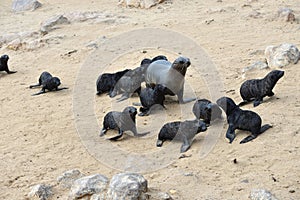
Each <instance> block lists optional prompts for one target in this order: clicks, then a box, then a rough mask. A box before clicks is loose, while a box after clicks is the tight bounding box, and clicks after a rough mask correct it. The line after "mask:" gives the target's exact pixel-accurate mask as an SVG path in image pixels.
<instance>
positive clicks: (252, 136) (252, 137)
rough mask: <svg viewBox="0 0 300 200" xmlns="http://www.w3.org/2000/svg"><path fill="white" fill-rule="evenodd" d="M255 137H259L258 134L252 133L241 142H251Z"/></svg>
mask: <svg viewBox="0 0 300 200" xmlns="http://www.w3.org/2000/svg"><path fill="white" fill-rule="evenodd" d="M255 138H257V135H253V134H251V135H249V136H247V137H245V138H244V139H243V140H242V141H241V142H240V144H244V143H247V142H250V141H251V140H254V139H255Z"/></svg>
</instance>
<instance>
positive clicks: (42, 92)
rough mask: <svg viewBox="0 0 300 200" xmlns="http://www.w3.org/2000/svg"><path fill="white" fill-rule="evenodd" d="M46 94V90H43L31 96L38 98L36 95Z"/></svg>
mask: <svg viewBox="0 0 300 200" xmlns="http://www.w3.org/2000/svg"><path fill="white" fill-rule="evenodd" d="M44 93H46V91H45V89H42V90H41V91H39V92H38V93H35V94H32V95H31V96H36V95H40V94H44Z"/></svg>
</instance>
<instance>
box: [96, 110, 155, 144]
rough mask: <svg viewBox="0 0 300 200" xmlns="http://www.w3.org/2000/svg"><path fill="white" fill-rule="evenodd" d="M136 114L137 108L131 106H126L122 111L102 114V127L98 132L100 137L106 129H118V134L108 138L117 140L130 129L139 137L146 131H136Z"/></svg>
mask: <svg viewBox="0 0 300 200" xmlns="http://www.w3.org/2000/svg"><path fill="white" fill-rule="evenodd" d="M136 114H137V109H136V108H135V107H133V106H128V107H126V108H125V109H124V110H123V111H122V112H117V111H111V112H109V113H107V114H106V115H105V116H104V119H103V128H102V130H101V132H100V137H102V136H103V135H105V133H106V132H107V130H108V129H114V130H118V131H119V134H118V135H117V136H114V137H112V138H109V140H117V139H119V138H121V137H122V136H123V132H124V131H131V132H132V133H133V135H134V136H136V137H141V136H144V135H146V134H148V133H149V132H146V133H138V132H137V129H136V120H135V118H136Z"/></svg>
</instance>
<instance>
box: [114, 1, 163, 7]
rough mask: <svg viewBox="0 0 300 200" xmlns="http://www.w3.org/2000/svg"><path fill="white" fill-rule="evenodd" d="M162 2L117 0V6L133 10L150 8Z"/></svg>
mask: <svg viewBox="0 0 300 200" xmlns="http://www.w3.org/2000/svg"><path fill="white" fill-rule="evenodd" d="M163 1H164V0H119V3H118V4H119V5H122V6H126V7H135V8H151V7H153V6H155V5H157V4H159V3H162V2H163Z"/></svg>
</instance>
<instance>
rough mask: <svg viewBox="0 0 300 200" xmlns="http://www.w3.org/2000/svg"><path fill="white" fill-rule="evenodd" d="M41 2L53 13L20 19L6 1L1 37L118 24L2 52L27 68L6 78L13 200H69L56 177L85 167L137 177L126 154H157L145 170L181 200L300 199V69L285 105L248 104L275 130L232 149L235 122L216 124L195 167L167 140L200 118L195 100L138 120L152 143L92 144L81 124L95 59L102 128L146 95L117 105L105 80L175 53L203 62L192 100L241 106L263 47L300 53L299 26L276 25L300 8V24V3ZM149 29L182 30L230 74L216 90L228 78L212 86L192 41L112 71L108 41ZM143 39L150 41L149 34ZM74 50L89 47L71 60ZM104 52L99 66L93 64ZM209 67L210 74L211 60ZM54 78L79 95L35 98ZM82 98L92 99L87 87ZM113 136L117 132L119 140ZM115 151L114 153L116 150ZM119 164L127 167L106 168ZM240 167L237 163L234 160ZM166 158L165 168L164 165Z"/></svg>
mask: <svg viewBox="0 0 300 200" xmlns="http://www.w3.org/2000/svg"><path fill="white" fill-rule="evenodd" d="M41 3H43V7H41V8H39V9H37V10H36V11H34V12H24V13H19V14H15V13H13V12H12V11H11V1H8V0H2V1H1V3H0V13H1V14H0V16H1V31H0V35H4V34H7V33H15V32H22V31H37V30H39V28H40V23H41V22H42V21H44V20H46V19H48V18H50V17H51V16H54V15H56V14H62V13H69V12H74V11H82V12H85V11H100V12H106V13H109V14H111V15H114V16H116V20H115V21H112V22H98V23H95V21H93V20H89V21H85V22H78V23H75V22H74V23H71V24H69V25H60V26H58V28H57V29H55V30H53V31H51V32H50V33H49V34H48V35H46V36H48V37H56V36H63V37H62V39H57V40H52V42H49V44H47V45H46V46H44V47H41V48H37V49H35V50H31V51H29V50H18V51H13V50H8V49H6V48H4V47H3V48H1V49H0V54H1V55H2V54H8V55H9V56H10V60H9V66H10V69H11V70H17V71H18V72H17V73H16V74H12V75H6V74H5V73H3V72H1V74H0V93H1V97H0V101H1V104H0V106H1V115H0V119H1V124H0V130H1V142H0V149H1V154H0V156H1V163H0V168H1V171H0V176H1V181H0V187H1V192H0V198H1V199H25V198H26V194H27V193H28V192H29V191H30V187H31V186H33V185H35V184H38V183H45V184H50V185H55V187H54V188H55V191H56V192H55V195H54V196H53V199H57V198H59V199H66V198H67V195H68V191H60V190H59V187H58V186H57V183H56V178H57V177H58V176H59V175H61V174H62V173H63V172H64V171H66V170H69V169H75V168H76V169H79V170H80V171H82V172H83V173H85V174H87V175H88V174H95V173H101V174H103V175H105V176H107V177H109V178H111V177H112V176H113V175H114V174H116V173H119V172H121V171H123V170H126V169H129V170H130V169H134V168H132V163H131V161H130V160H129V161H128V166H127V167H128V168H126V166H119V165H118V160H119V161H120V162H121V161H122V162H123V161H124V158H122V157H114V156H116V155H118V153H116V152H115V151H114V149H115V150H116V151H118V152H123V153H124V152H125V154H134V153H135V154H137V158H139V155H141V154H147V155H148V156H150V157H152V159H153V162H154V163H153V167H152V166H149V165H151V164H149V163H147V162H145V163H144V162H143V160H141V163H139V164H140V166H136V169H141V168H143V169H145V170H144V171H143V172H142V173H143V175H144V176H145V177H146V178H147V179H148V181H149V188H150V190H154V191H155V190H157V191H163V192H169V193H170V194H171V195H172V196H173V198H174V199H247V198H248V196H249V193H250V191H251V189H254V188H264V189H267V190H270V191H271V192H272V193H273V194H274V195H275V196H276V197H277V198H278V199H299V198H300V183H299V181H300V173H299V167H300V161H299V142H300V138H299V131H300V130H299V127H300V126H299V125H300V123H299V113H300V93H299V74H300V71H299V69H298V68H299V67H300V64H299V63H298V64H296V65H290V66H287V67H285V68H284V69H283V70H284V71H285V75H284V77H283V78H282V79H281V80H280V81H279V82H278V84H277V85H276V87H275V89H274V92H275V96H274V97H272V98H270V99H269V98H266V99H265V100H266V101H265V102H264V103H263V104H261V105H260V106H258V107H256V108H253V107H252V105H251V104H249V105H246V106H245V107H244V108H245V109H251V110H253V111H255V112H257V113H259V114H260V116H261V117H262V119H263V123H270V124H272V125H273V128H272V129H270V130H268V131H267V132H265V133H264V134H262V135H261V136H259V137H258V138H257V139H255V140H254V141H252V142H249V143H247V144H243V145H240V144H239V142H240V141H241V140H242V139H243V138H244V137H246V136H247V134H248V133H246V132H243V131H237V137H236V139H235V141H234V142H233V143H232V144H229V143H228V141H227V140H226V138H225V132H226V128H227V124H226V123H225V120H223V121H222V122H221V123H220V124H218V125H215V126H214V127H215V128H213V125H212V126H211V127H210V128H209V131H207V132H206V133H200V134H199V135H197V137H196V138H195V140H194V142H193V145H192V147H191V149H190V150H189V151H188V152H187V153H186V155H188V156H190V157H187V158H183V159H178V157H179V155H180V154H179V147H180V144H175V147H172V145H169V144H171V143H166V144H165V145H164V147H162V150H160V149H157V148H156V146H155V142H156V137H157V132H158V131H159V128H160V126H161V125H162V124H163V123H166V122H169V121H173V120H185V119H193V115H192V113H191V108H192V105H193V103H189V104H186V105H183V106H179V105H178V104H177V103H176V102H175V100H176V98H173V97H168V98H167V102H166V107H167V110H165V111H157V112H155V113H154V114H153V115H150V116H149V117H143V118H140V117H138V118H137V124H138V129H140V130H142V131H144V130H150V131H151V134H150V135H149V136H147V137H145V138H134V137H131V136H129V135H127V134H126V135H125V136H124V138H123V139H122V140H120V141H118V142H115V143H113V144H110V142H109V141H106V140H104V138H99V137H98V131H99V130H97V131H95V132H87V134H86V135H85V136H87V137H88V138H90V142H91V141H92V142H93V144H94V145H95V146H96V147H94V146H88V147H87V148H86V147H85V146H84V144H86V143H85V141H84V139H82V135H81V133H80V128H79V131H77V129H76V128H78V121H77V120H85V119H81V118H80V116H79V117H78V116H76V115H75V114H74V112H73V108H74V105H76V102H77V99H76V97H74V94H76V88H77V91H78V86H77V85H76V83H77V81H78V77H79V75H80V72H81V71H80V70H82V69H84V70H87V71H88V70H89V66H88V65H86V63H89V62H90V63H93V64H95V65H98V66H99V69H98V71H96V73H94V71H93V72H92V73H90V74H91V77H88V78H87V83H93V88H88V89H87V91H89V92H90V91H92V94H91V93H89V94H90V96H88V95H87V98H92V100H93V101H92V102H93V104H94V105H93V106H94V107H93V109H94V113H91V115H94V116H95V117H96V118H95V119H96V120H97V123H98V128H100V126H101V123H102V119H103V117H104V115H105V114H106V113H107V112H109V111H110V110H112V109H115V110H120V109H121V108H123V107H124V106H127V105H131V103H132V102H137V101H138V98H137V97H136V96H134V97H133V98H131V99H130V100H129V101H125V102H123V103H122V104H116V100H115V99H114V100H111V99H110V98H109V97H108V96H106V95H103V96H100V97H98V96H96V97H95V96H94V93H95V81H96V77H97V76H98V75H99V74H100V73H103V72H114V71H116V70H120V69H124V68H134V67H136V66H138V64H139V62H140V61H141V60H142V59H143V58H145V57H153V56H155V55H158V54H164V55H166V56H167V57H168V58H169V59H170V60H171V61H173V60H174V59H175V58H176V57H178V56H179V53H186V54H185V56H187V57H191V62H192V65H191V67H190V68H189V69H188V72H187V75H186V79H187V85H189V86H190V87H191V88H192V91H193V92H194V93H193V92H191V91H189V89H186V91H187V92H186V93H185V96H186V97H188V96H189V95H192V94H195V95H196V96H197V97H199V98H208V99H214V98H212V96H214V94H223V95H227V96H230V97H231V98H233V99H234V100H235V101H236V102H240V101H241V98H240V96H239V86H240V85H241V83H242V82H243V81H245V80H246V79H244V78H243V76H242V73H241V70H242V68H243V67H245V66H248V65H251V64H252V63H254V62H256V61H258V60H262V61H263V58H264V56H263V51H264V49H265V47H266V46H268V45H278V44H281V43H285V42H287V43H292V44H295V45H296V46H298V47H300V42H299V38H300V29H299V23H297V22H294V23H288V22H284V21H282V20H280V19H278V18H277V17H276V14H277V10H278V9H279V8H282V7H289V8H291V9H293V10H294V11H295V14H296V17H297V18H298V20H299V16H300V7H299V4H298V3H297V2H296V1H291V0H289V1H284V2H283V1H276V2H269V1H266V0H258V1H237V0H226V1H222V2H219V1H212V2H209V1H208V2H204V1H202V2H200V1H166V2H165V3H163V4H161V5H159V6H157V7H154V8H151V9H149V10H142V9H135V8H131V9H130V8H123V7H118V6H117V2H114V1H109V0H102V1H90V0H86V1H79V0H73V1H71V0H65V1H58V0H53V1H42V0H41ZM257 12H259V13H260V14H257ZM253 15H254V17H253ZM143 28H159V29H163V30H170V31H174V32H178V33H180V34H182V35H184V36H185V37H186V38H190V39H192V40H193V41H194V43H195V44H196V45H197V46H200V47H201V48H203V49H204V51H205V53H206V55H207V59H208V60H210V61H211V62H212V63H213V64H214V66H215V70H216V71H217V72H218V74H217V75H216V76H215V77H214V79H211V82H221V83H222V85H219V86H217V87H215V89H214V90H210V88H209V87H208V85H207V84H208V82H209V81H208V82H207V81H206V80H207V79H205V77H207V76H206V74H205V71H204V72H203V71H202V72H201V73H199V71H201V67H202V66H197V65H196V63H201V56H202V55H199V56H197V55H195V56H194V55H193V56H191V55H192V54H193V53H195V51H194V49H193V48H191V49H189V47H183V46H184V44H182V43H179V44H180V45H181V46H182V49H185V51H183V52H180V51H178V49H180V45H179V47H177V48H174V49H173V47H170V48H169V49H163V48H161V49H160V48H159V47H157V46H156V47H157V48H155V49H147V48H146V47H145V48H146V52H145V51H144V52H143V51H142V50H141V49H128V51H127V52H125V53H124V54H122V55H119V54H117V55H116V57H113V60H111V61H110V65H109V66H103V65H102V63H101V62H102V61H101V60H102V59H104V60H105V58H101V55H98V56H97V57H95V56H94V55H97V52H99V51H100V50H103V49H104V48H105V47H107V46H105V45H106V44H105V43H104V44H103V42H105V41H110V40H111V39H113V38H115V37H117V36H119V35H120V34H124V33H127V32H130V31H133V30H137V29H143ZM46 36H44V37H46ZM104 36H105V37H104ZM140 37H141V38H143V37H145V38H146V39H147V36H145V35H144V36H143V35H141V36H140ZM167 39H168V40H170V38H167ZM174 39H177V38H174ZM91 41H97V44H98V49H94V48H92V47H87V44H89V43H90V42H91ZM122 42H124V41H122ZM125 43H126V41H125ZM73 50H77V51H76V52H75V53H72V54H68V52H70V51H73ZM115 51H116V52H117V50H116V49H115ZM93 56H94V58H95V61H90V60H89V59H90V58H91V57H93ZM196 59H197V60H196ZM202 65H203V66H206V67H207V65H206V63H202ZM205 69H207V68H205ZM93 70H95V68H93ZM42 71H49V72H50V73H52V74H53V75H55V76H58V77H60V78H61V81H62V86H65V87H69V90H62V91H59V92H52V93H46V94H44V95H40V96H36V97H32V96H31V94H33V93H35V92H37V91H38V89H35V90H33V89H32V90H31V89H29V88H28V86H29V85H30V84H33V83H36V82H37V80H38V77H39V75H40V73H41V72H42ZM269 71H270V70H261V71H258V70H256V71H254V72H251V73H249V74H247V76H246V78H247V79H248V78H261V77H263V76H264V75H265V74H266V73H268V72H269ZM208 74H209V73H208ZM188 91H189V92H188ZM82 92H83V94H85V92H84V89H82ZM77 94H78V93H77ZM83 96H84V95H83ZM214 100H215V99H214ZM74 101H75V102H74ZM84 106H86V105H82V109H84V108H85V107H84ZM77 108H78V107H77ZM181 109H182V110H181ZM213 130H218V131H217V132H216V131H215V132H214V131H213ZM113 134H115V133H114V132H110V133H109V136H110V135H113ZM97 144H99V145H97ZM107 144H109V145H110V146H109V145H108V147H110V148H109V149H105V148H104V147H106V146H105V145H107ZM111 145H112V146H111ZM176 145H177V146H176ZM111 147H112V148H111ZM202 147H203V148H206V147H207V148H208V149H206V150H204V152H206V154H205V155H202V154H201V152H203V150H202ZM168 148H169V149H168ZM210 148H212V149H210ZM95 150H97V152H96V154H95ZM102 150H103V151H102ZM160 151H161V153H160ZM154 154H155V155H156V156H157V157H154V156H153V155H154ZM101 155H102V156H103V157H102V158H103V159H102V158H101ZM107 158H109V160H110V161H112V162H111V163H115V164H111V163H105V162H103V160H105V159H107ZM234 159H236V160H237V164H234V163H233V160H234ZM113 161H114V162H113ZM159 162H163V163H162V164H161V165H160V163H159ZM133 163H134V161H133ZM146 164H147V165H148V166H145V165H146ZM293 191H294V192H293Z"/></svg>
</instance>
